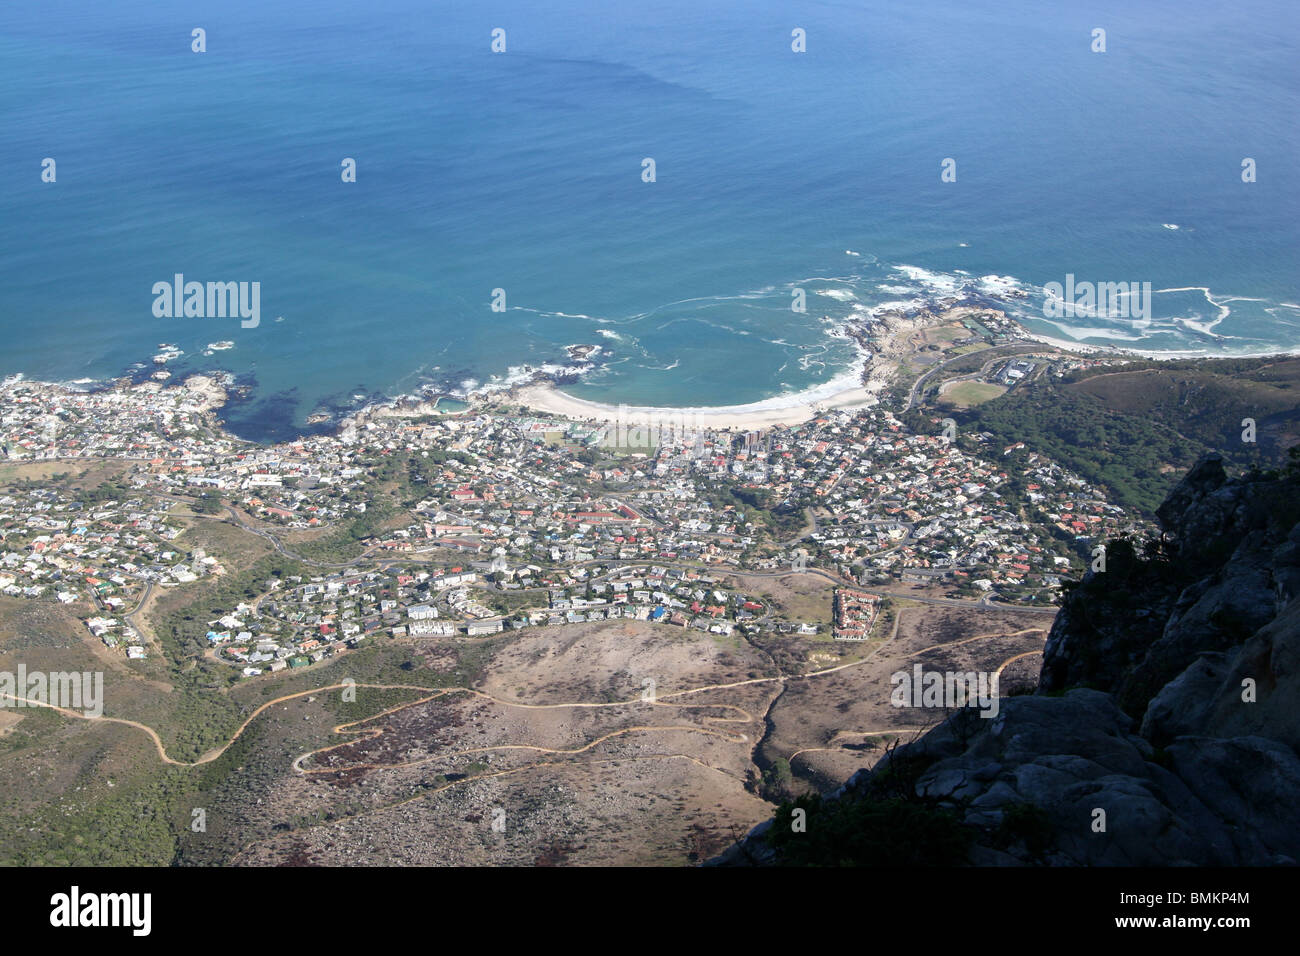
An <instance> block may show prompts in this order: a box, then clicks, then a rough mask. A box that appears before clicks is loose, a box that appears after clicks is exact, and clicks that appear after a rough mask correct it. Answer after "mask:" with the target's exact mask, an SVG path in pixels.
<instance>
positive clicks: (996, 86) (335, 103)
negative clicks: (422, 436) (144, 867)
mask: <svg viewBox="0 0 1300 956" xmlns="http://www.w3.org/2000/svg"><path fill="white" fill-rule="evenodd" d="M267 6H268V5H264V4H261V3H251V2H246V0H228V2H222V3H200V4H196V5H189V6H187V7H186V8H185V9H184V10H173V9H169V8H168V7H167V6H165V5H159V4H154V3H146V2H143V0H121V2H117V3H114V4H112V5H98V4H91V3H89V2H82V0H64V2H59V0H55V2H51V3H46V4H43V5H40V6H39V7H34V6H31V5H23V6H18V7H16V6H13V5H11V6H10V7H7V8H6V9H5V11H4V13H3V14H0V19H3V24H2V26H3V29H0V115H3V116H4V117H5V124H4V134H3V137H2V138H0V159H3V162H4V168H5V169H6V170H7V171H8V174H7V175H6V176H4V177H0V221H3V222H4V223H5V227H6V228H5V229H4V230H3V232H0V323H2V324H3V330H2V331H3V334H4V341H5V351H4V358H3V361H2V362H0V373H4V374H9V373H15V372H22V373H24V374H26V375H28V376H32V377H42V378H57V379H80V378H90V379H102V378H104V377H107V376H112V375H116V374H120V373H121V372H122V371H123V370H125V369H127V368H128V367H129V366H131V365H132V363H137V362H141V361H143V362H145V363H148V357H149V356H150V355H152V354H153V353H154V352H155V351H156V346H157V345H158V344H159V343H162V342H168V343H174V344H176V345H177V346H178V347H180V348H181V349H183V350H185V355H184V356H183V357H182V358H180V359H178V360H176V361H174V362H173V363H172V364H171V366H170V367H171V368H173V370H175V371H179V372H182V373H183V372H184V371H187V370H191V369H201V368H222V369H228V370H230V371H232V372H233V373H235V374H237V375H239V376H241V377H242V379H243V380H244V381H245V382H247V383H248V384H249V386H250V391H249V394H248V396H247V398H246V400H244V401H242V402H239V403H236V404H235V405H232V406H231V408H230V409H229V410H228V420H229V422H230V424H231V426H232V427H233V428H234V430H236V431H237V432H239V433H240V434H243V435H246V436H248V437H252V438H257V439H272V438H278V437H285V436H287V435H289V434H291V433H292V432H294V431H295V430H297V429H298V428H299V427H300V426H301V424H302V422H303V420H304V419H305V418H306V416H307V415H308V414H309V413H310V412H312V411H313V410H314V409H316V408H318V407H320V406H322V405H325V406H328V407H349V406H352V405H355V404H357V403H359V402H363V401H367V400H370V399H372V398H374V397H377V396H381V395H393V394H398V393H402V392H408V391H412V390H415V389H417V388H419V387H421V386H424V385H431V386H434V387H437V388H439V389H442V390H446V391H451V392H463V391H465V390H467V389H472V388H475V387H483V386H484V385H491V384H503V383H506V382H508V381H511V380H513V379H515V378H518V377H519V376H520V375H521V374H526V369H525V366H528V367H532V368H536V367H540V366H552V367H559V366H562V365H564V364H565V363H567V362H568V361H569V360H568V358H567V356H566V354H565V352H564V346H566V345H570V344H574V343H595V344H599V345H601V346H602V349H603V352H602V354H600V355H598V356H597V357H596V360H595V362H594V363H593V365H592V367H591V369H590V370H587V371H586V373H585V375H584V376H583V380H582V381H583V383H582V384H581V385H577V386H575V387H574V391H575V392H576V393H578V394H581V395H583V396H584V397H590V398H597V399H601V400H605V401H614V402H628V403H632V404H677V405H702V404H733V403H743V402H752V401H759V400H763V399H766V398H769V397H771V396H773V395H778V394H780V393H782V392H790V391H798V390H801V389H805V388H809V387H812V386H816V385H821V384H823V383H826V382H828V381H831V380H833V379H834V378H835V377H836V376H838V375H843V374H844V373H845V371H846V370H847V369H850V368H851V367H852V364H853V362H854V357H855V352H854V349H853V347H852V345H851V343H850V342H848V341H847V340H845V339H843V338H837V337H835V335H834V333H835V331H836V330H837V329H838V328H839V327H840V326H841V325H842V323H843V321H844V319H845V318H847V317H849V316H852V315H857V316H859V317H862V316H867V315H869V314H870V311H871V310H872V309H873V308H877V307H880V306H882V305H883V304H885V303H890V302H904V303H917V302H920V301H923V300H924V299H925V298H926V297H928V296H932V295H935V294H943V293H955V292H971V291H979V292H982V293H984V294H988V295H990V296H991V297H993V299H995V300H997V299H998V298H999V297H1005V291H1006V290H1008V289H1011V288H1022V289H1028V290H1030V291H1031V292H1033V290H1037V289H1039V288H1041V286H1042V284H1043V283H1045V282H1049V281H1063V280H1064V278H1065V276H1066V274H1067V273H1070V274H1073V275H1075V276H1076V277H1078V278H1079V279H1086V280H1093V281H1138V282H1143V281H1149V282H1151V283H1152V287H1153V289H1155V290H1166V289H1178V290H1186V291H1171V292H1157V294H1156V295H1154V297H1153V309H1152V315H1151V318H1150V320H1149V321H1146V320H1139V321H1137V322H1134V321H1131V320H1123V319H1115V320H1111V319H1106V318H1098V317H1094V316H1083V317H1075V318H1071V319H1068V320H1059V321H1057V322H1056V324H1053V323H1050V322H1047V321H1046V320H1044V319H1043V318H1042V309H1041V296H1038V295H1037V293H1033V294H1031V295H1030V296H1029V297H1028V298H1025V299H1007V300H1006V301H1007V302H1008V304H1009V305H1010V306H1011V307H1012V308H1014V309H1017V310H1019V311H1020V312H1021V314H1022V316H1023V318H1024V320H1025V321H1026V323H1027V324H1028V325H1030V326H1031V327H1032V328H1033V329H1034V330H1035V331H1037V332H1039V333H1041V334H1044V335H1050V336H1053V337H1056V338H1061V339H1067V340H1068V339H1076V340H1079V341H1085V342H1088V343H1091V344H1101V343H1106V342H1110V343H1113V344H1120V345H1128V346H1132V347H1138V348H1142V349H1162V350H1174V351H1184V350H1191V351H1198V352H1205V353H1210V354H1225V353H1233V352H1260V351H1268V350H1272V349H1280V348H1295V347H1297V346H1300V305H1298V304H1300V288H1298V286H1300V281H1298V280H1297V276H1298V275H1300V270H1298V267H1300V261H1298V256H1297V249H1298V248H1300V241H1298V240H1300V235H1298V233H1300V225H1298V223H1300V215H1298V214H1300V201H1298V199H1297V197H1298V196H1300V188H1298V184H1297V171H1296V163H1295V159H1294V158H1295V157H1296V156H1297V155H1300V132H1297V127H1296V124H1295V123H1294V117H1295V116H1296V114H1297V106H1298V105H1300V76H1298V69H1300V68H1298V67H1297V66H1296V64H1297V63H1300V56H1298V55H1297V54H1298V53H1300V51H1298V50H1297V49H1296V47H1297V39H1296V38H1297V36H1300V31H1297V30H1296V29H1295V27H1296V26H1298V25H1300V14H1298V13H1297V8H1296V6H1295V5H1294V4H1293V3H1291V2H1286V0H1249V2H1246V3H1245V4H1239V5H1236V6H1234V7H1233V8H1232V9H1231V10H1228V11H1225V10H1219V9H1217V8H1218V6H1219V5H1218V4H1214V3H1210V2H1202V0H1194V2H1190V3H1187V2H1179V3H1174V2H1151V3H1144V4H1142V5H1140V6H1141V9H1140V10H1132V9H1129V6H1130V5H1129V4H1124V3H1087V2H1084V3H1077V4H1075V3H1072V4H1069V5H1068V9H1067V10H1059V11H1057V10H1045V9H1042V7H1044V6H1046V5H1043V4H1039V3H1031V2H999V3H988V4H981V3H969V2H965V3H963V2H949V0H943V2H939V0H934V2H918V3H913V4H908V5H902V4H891V5H883V4H881V5H867V6H870V7H871V8H872V9H863V8H861V7H860V6H859V5H850V4H844V5H840V4H807V5H802V4H794V5H792V4H784V3H781V4H778V3H775V2H768V0H760V2H757V3H755V2H749V3H721V4H709V5H704V4H697V3H684V2H675V0H674V2H668V3H661V4H656V5H654V7H653V9H642V8H635V9H631V8H629V9H615V7H616V6H617V7H621V6H623V5H611V4H600V3H585V4H584V3H572V2H558V3H554V4H546V5H537V4H524V3H517V2H504V3H494V4H491V5H489V6H488V7H486V8H481V9H470V10H466V9H460V8H458V7H454V6H452V5H441V4H434V5H430V4H428V3H424V2H421V3H416V2H414V0H376V2H373V3H370V4H365V5H356V4H345V3H340V2H336V0H324V2H319V3H312V4H306V3H296V2H295V3H282V4H275V5H270V6H273V7H274V9H267V8H266V7H267ZM543 6H544V9H541V7H543ZM704 7H707V9H703V8H704ZM1099 26H1100V27H1104V28H1105V29H1106V30H1107V48H1108V49H1107V52H1106V53H1104V54H1095V53H1092V52H1090V50H1089V44H1090V33H1091V30H1092V29H1093V28H1094V27H1099ZM194 27H203V28H204V29H205V30H206V31H207V43H208V51H207V52H206V53H204V54H195V53H192V52H191V51H190V31H191V30H192V29H193V28H194ZM494 27H502V28H504V29H505V30H506V36H507V50H506V52H505V53H504V54H493V53H492V52H491V51H490V49H489V44H490V31H491V30H492V29H493V28H494ZM795 27H800V28H802V29H804V30H805V31H806V33H807V52H806V53H803V54H796V53H793V52H792V51H791V49H790V33H791V30H792V29H793V28H795ZM47 156H48V157H53V158H55V159H56V162H57V174H58V179H57V182H56V183H54V184H47V183H42V182H41V180H40V162H41V160H42V159H43V158H44V157H47ZM1246 156H1249V157H1251V158H1253V159H1255V161H1256V163H1257V168H1258V180H1257V182H1254V183H1251V184H1246V183H1243V182H1242V181H1241V177H1240V163H1241V160H1242V158H1243V157H1246ZM344 157H352V158H354V159H355V160H356V161H357V168H358V176H357V182H355V183H350V184H345V183H343V182H341V181H340V176H339V168H340V161H341V160H342V159H343V158H344ZM646 157H652V158H653V159H654V160H655V162H656V166H657V170H656V172H657V181H656V182H654V183H645V182H643V181H642V178H641V172H642V165H641V164H642V160H643V159H644V158H646ZM945 157H952V158H955V159H956V161H957V181H956V182H953V183H943V182H941V181H940V163H941V161H942V160H943V159H944V158H945ZM1172 226H1177V227H1178V228H1176V229H1175V228H1169V227H1172ZM849 253H856V255H853V254H849ZM177 272H180V273H184V274H185V275H186V277H187V278H190V279H195V280H199V281H208V280H212V281H218V280H220V281H250V282H251V281H257V282H260V283H261V303H262V316H261V324H260V325H259V326H258V327H257V328H255V329H243V328H240V327H239V322H238V320H233V319H219V318H158V317H155V316H154V314H153V311H152V308H151V307H152V303H153V296H152V294H151V291H150V290H151V288H152V286H153V284H154V283H155V282H158V281H160V280H161V281H170V280H171V277H172V276H173V275H174V274H175V273H177ZM989 276H997V277H1001V278H1000V279H998V280H996V281H995V280H990V279H985V278H983V277H989ZM498 288H500V289H504V290H505V293H506V310H505V311H504V312H493V311H492V310H491V307H490V305H491V300H492V295H493V290H494V289H498ZM794 288H803V289H804V290H805V291H806V293H807V296H808V301H809V305H808V311H807V312H806V313H804V314H798V313H793V312H791V310H790V308H789V303H790V300H791V299H790V295H791V290H792V289H794ZM225 339H229V340H232V341H234V342H235V347H234V348H233V349H230V350H228V351H219V352H216V353H215V354H213V355H204V354H203V353H204V351H205V346H206V345H207V344H208V343H211V342H214V341H218V340H225Z"/></svg>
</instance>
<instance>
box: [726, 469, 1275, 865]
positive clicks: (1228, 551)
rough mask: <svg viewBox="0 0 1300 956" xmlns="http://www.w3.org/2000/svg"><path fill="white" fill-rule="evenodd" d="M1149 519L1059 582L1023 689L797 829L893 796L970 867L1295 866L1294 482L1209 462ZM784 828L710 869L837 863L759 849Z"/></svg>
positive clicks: (963, 717)
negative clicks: (1028, 690) (943, 830)
mask: <svg viewBox="0 0 1300 956" xmlns="http://www.w3.org/2000/svg"><path fill="white" fill-rule="evenodd" d="M1157 517H1158V519H1159V521H1160V524H1161V527H1162V529H1163V531H1164V537H1163V540H1162V541H1161V542H1157V543H1155V544H1153V545H1150V546H1148V547H1146V548H1144V549H1143V552H1142V553H1138V552H1137V551H1136V550H1135V549H1134V548H1133V547H1132V546H1131V545H1128V544H1126V543H1124V542H1112V543H1111V544H1110V545H1109V546H1108V553H1107V565H1106V569H1105V570H1104V571H1102V572H1099V573H1092V572H1090V573H1089V574H1087V575H1086V576H1085V577H1084V579H1083V581H1081V582H1079V584H1078V585H1076V586H1075V587H1073V588H1072V589H1070V590H1069V591H1068V592H1067V594H1066V595H1065V597H1064V599H1063V602H1062V608H1061V613H1060V614H1059V615H1058V616H1057V619H1056V621H1055V623H1054V624H1053V627H1052V631H1051V633H1050V635H1049V636H1048V640H1047V644H1046V647H1045V650H1044V659H1043V667H1042V672H1041V674H1040V677H1039V688H1038V692H1037V694H1036V695H1033V696H1021V697H1011V698H1007V699H1004V700H1003V701H1002V702H1001V707H1000V712H999V713H998V715H997V716H996V717H994V718H992V719H984V718H982V717H980V716H979V713H978V712H977V711H975V710H967V711H961V712H959V713H957V714H956V715H954V716H953V717H952V718H951V719H950V720H948V721H947V722H946V723H944V724H943V725H941V726H940V727H938V728H936V729H935V730H933V731H931V732H930V733H929V734H927V735H926V736H924V737H922V738H921V739H920V740H918V741H916V742H915V743H913V744H911V745H908V746H906V747H900V748H898V749H897V750H895V751H893V752H892V753H891V754H890V755H889V756H888V757H886V758H885V759H884V760H882V761H881V762H880V763H878V764H877V765H876V766H875V767H874V768H872V769H870V770H862V771H859V772H858V773H857V774H855V775H854V776H853V777H852V778H851V779H850V780H849V781H848V782H847V783H846V784H845V785H844V786H843V787H842V788H841V789H840V790H839V791H837V792H836V793H835V794H832V795H830V796H829V797H828V798H827V799H826V800H824V801H813V803H812V804H811V805H810V806H811V809H810V811H809V813H808V822H807V828H808V832H812V830H813V828H814V827H816V826H817V823H818V820H819V819H821V820H822V821H824V822H825V824H826V825H827V826H830V825H831V820H832V817H834V819H836V820H844V819H847V818H848V817H847V816H846V815H845V814H844V813H843V812H837V813H833V814H830V815H828V814H827V811H826V808H827V807H837V808H838V809H839V810H840V811H842V809H843V807H845V806H851V805H853V803H854V802H860V803H864V804H865V803H871V802H873V801H875V802H877V803H879V802H880V801H882V800H884V801H889V800H893V801H897V800H899V799H902V800H905V801H907V802H909V803H913V804H916V805H917V806H919V807H921V808H924V810H925V812H929V813H932V814H935V815H942V817H943V819H944V820H952V819H955V820H956V821H958V822H959V823H960V825H961V826H962V827H963V828H965V832H966V834H967V835H968V837H969V847H968V850H967V851H966V853H965V860H966V862H969V863H973V864H977V865H978V864H992V865H1023V864H1047V865H1087V866H1094V865H1102V866H1105V865H1123V866H1166V865H1169V866H1172V865H1189V864H1190V865H1205V866H1214V865H1279V864H1282V865H1294V864H1296V863H1297V861H1300V826H1297V825H1296V820H1297V816H1296V802H1297V800H1298V799H1300V756H1298V753H1300V600H1296V598H1297V596H1298V595H1300V479H1298V478H1297V477H1296V476H1295V475H1294V474H1291V475H1284V476H1277V475H1272V476H1264V475H1251V476H1245V477H1242V478H1236V479H1230V478H1229V477H1228V476H1227V475H1226V474H1225V473H1224V469H1223V466H1222V463H1221V462H1219V461H1218V460H1216V459H1214V458H1209V459H1206V460H1204V461H1202V462H1200V463H1199V464H1198V465H1197V466H1196V467H1195V468H1193V469H1192V471H1191V472H1189V473H1188V475H1187V476H1186V478H1185V479H1184V480H1183V481H1182V482H1181V483H1180V484H1179V486H1178V487H1177V488H1176V489H1175V490H1174V491H1173V492H1172V493H1171V495H1170V496H1169V499H1168V500H1167V501H1166V502H1165V504H1164V505H1162V506H1161V508H1160V509H1159V511H1158V512H1157ZM900 783H902V784H903V785H904V786H903V788H902V789H900ZM886 784H888V785H889V786H886ZM782 822H783V818H782V817H781V815H780V814H778V818H777V820H776V822H775V823H773V824H771V825H768V824H765V825H764V827H763V828H761V830H762V832H759V831H758V830H756V831H755V832H754V833H751V834H750V836H748V837H747V838H746V839H745V840H744V841H742V842H741V843H740V844H737V845H736V846H735V847H732V848H731V849H730V850H728V851H727V853H725V854H723V856H722V857H719V858H717V859H716V860H714V861H710V862H711V863H713V864H715V865H744V864H759V865H762V864H772V863H776V864H779V863H783V862H845V861H844V860H825V861H822V860H809V859H808V858H807V857H797V856H786V855H784V854H788V853H792V852H793V851H785V850H783V849H782V847H783V846H788V845H790V841H789V840H786V841H785V843H781V841H775V842H776V847H775V849H774V841H773V837H772V834H773V833H774V832H775V831H776V830H777V828H778V827H779V826H780V824H781V823H782ZM858 836H860V834H858ZM795 847H796V849H797V844H795Z"/></svg>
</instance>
